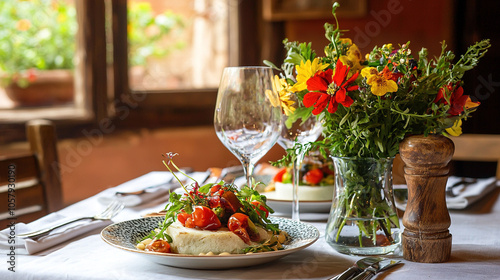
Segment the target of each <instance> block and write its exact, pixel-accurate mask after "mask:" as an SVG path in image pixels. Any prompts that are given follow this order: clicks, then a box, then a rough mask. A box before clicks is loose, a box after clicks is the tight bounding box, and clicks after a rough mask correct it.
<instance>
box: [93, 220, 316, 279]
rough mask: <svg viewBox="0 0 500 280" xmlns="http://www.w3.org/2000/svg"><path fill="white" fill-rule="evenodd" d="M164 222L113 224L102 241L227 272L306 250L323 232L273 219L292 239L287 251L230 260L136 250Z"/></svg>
mask: <svg viewBox="0 0 500 280" xmlns="http://www.w3.org/2000/svg"><path fill="white" fill-rule="evenodd" d="M163 219H164V217H148V218H141V219H136V220H129V221H124V222H120V223H116V224H112V225H109V226H107V227H105V228H104V229H103V230H102V232H101V237H102V239H103V240H104V241H105V242H106V243H108V244H110V245H112V246H114V247H116V248H119V249H123V250H126V251H129V252H132V253H135V254H139V255H141V256H143V257H144V258H146V259H149V260H150V261H153V262H156V263H159V264H163V265H168V266H175V267H183V268H193V269H227V268H235V267H246V266H253V265H258V264H263V263H267V262H269V261H272V260H276V259H279V258H281V257H283V256H286V255H288V254H291V253H294V252H296V251H299V250H302V249H304V248H306V247H308V246H309V245H311V244H313V243H314V242H316V240H318V238H319V231H318V229H317V228H316V227H314V226H313V225H310V224H307V223H303V222H298V221H293V220H290V219H285V218H277V217H270V220H271V221H272V222H273V223H277V224H278V225H279V227H280V229H281V230H285V231H286V232H287V233H288V234H289V235H290V237H291V239H292V240H291V242H290V243H289V244H287V245H284V247H285V249H284V250H280V251H273V252H263V253H253V254H242V255H229V256H193V255H182V254H167V253H156V252H148V251H143V250H139V249H136V248H135V245H136V244H137V241H138V240H141V239H142V238H143V237H144V236H146V235H148V234H149V233H150V232H151V231H152V230H153V229H155V228H156V227H158V223H159V222H161V221H163Z"/></svg>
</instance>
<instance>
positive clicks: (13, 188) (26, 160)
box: [0, 120, 63, 229]
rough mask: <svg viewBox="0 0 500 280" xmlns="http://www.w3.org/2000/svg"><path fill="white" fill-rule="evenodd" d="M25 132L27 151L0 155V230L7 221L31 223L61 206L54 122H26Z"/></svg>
mask: <svg viewBox="0 0 500 280" xmlns="http://www.w3.org/2000/svg"><path fill="white" fill-rule="evenodd" d="M26 135H27V138H28V141H29V146H30V151H29V152H27V153H25V154H17V155H11V156H5V155H0V201H1V203H0V205H2V206H1V208H0V229H3V228H6V227H7V226H9V225H10V224H11V222H15V223H19V222H24V223H27V222H31V221H33V220H36V219H38V218H40V217H42V216H45V215H47V214H48V213H51V212H54V211H57V210H59V209H61V208H62V206H63V201H62V188H61V176H60V172H59V165H58V156H57V148H56V143H57V139H56V134H55V127H54V124H53V123H52V122H50V121H47V120H33V121H30V122H28V123H27V124H26Z"/></svg>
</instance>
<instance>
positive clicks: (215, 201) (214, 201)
mask: <svg viewBox="0 0 500 280" xmlns="http://www.w3.org/2000/svg"><path fill="white" fill-rule="evenodd" d="M208 205H209V206H210V208H212V209H214V208H216V207H222V203H221V200H220V196H218V195H217V196H211V197H209V198H208Z"/></svg>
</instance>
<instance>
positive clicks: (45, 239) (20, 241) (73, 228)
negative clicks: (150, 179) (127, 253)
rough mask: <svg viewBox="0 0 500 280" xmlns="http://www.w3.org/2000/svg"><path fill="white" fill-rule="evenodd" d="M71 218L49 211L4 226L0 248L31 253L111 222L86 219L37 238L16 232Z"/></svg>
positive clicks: (32, 229)
mask: <svg viewBox="0 0 500 280" xmlns="http://www.w3.org/2000/svg"><path fill="white" fill-rule="evenodd" d="M73 218H74V217H65V216H63V215H61V214H59V213H51V214H49V215H47V216H45V217H42V218H40V219H39V220H36V221H34V222H32V223H29V224H24V223H18V224H15V225H14V226H12V228H6V229H4V230H2V231H0V248H2V249H6V250H10V247H11V246H14V247H15V248H16V252H17V253H21V254H22V253H24V250H25V251H26V253H28V254H30V255H31V254H35V253H37V252H40V251H43V250H45V249H48V248H51V247H53V246H56V245H59V244H61V243H63V242H65V241H67V240H70V239H72V238H75V237H77V236H80V235H82V234H85V233H87V232H90V231H92V230H95V229H101V228H104V227H106V226H107V225H109V224H111V223H112V221H111V220H97V221H94V220H90V219H88V220H81V221H77V222H74V223H71V224H68V225H66V226H63V227H60V228H58V229H55V230H53V231H51V232H50V233H48V234H47V235H44V236H41V237H39V238H37V239H31V238H21V237H19V236H17V234H21V233H25V232H31V231H35V230H39V229H44V228H47V227H50V226H53V225H56V224H59V223H62V222H64V221H67V220H70V219H73ZM12 240H14V241H12ZM13 242H14V243H13Z"/></svg>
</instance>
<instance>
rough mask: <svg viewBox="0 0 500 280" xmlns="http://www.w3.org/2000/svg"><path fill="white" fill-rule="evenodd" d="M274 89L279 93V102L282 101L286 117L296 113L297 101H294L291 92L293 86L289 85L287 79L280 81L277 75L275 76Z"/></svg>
mask: <svg viewBox="0 0 500 280" xmlns="http://www.w3.org/2000/svg"><path fill="white" fill-rule="evenodd" d="M273 88H274V89H275V90H276V91H277V92H278V95H279V100H280V101H281V108H283V111H284V113H285V115H287V116H289V115H291V114H293V112H294V111H295V107H294V105H293V104H295V101H293V100H292V98H293V95H294V94H293V93H292V92H291V91H290V89H291V86H290V85H289V84H288V83H287V81H286V79H280V78H279V77H278V76H277V75H276V76H274V80H273Z"/></svg>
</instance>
